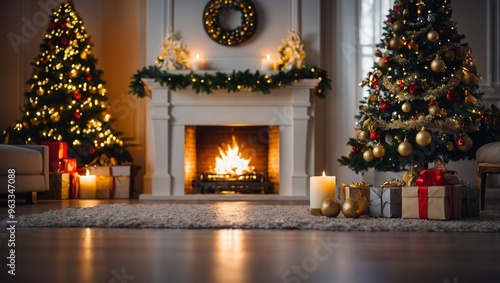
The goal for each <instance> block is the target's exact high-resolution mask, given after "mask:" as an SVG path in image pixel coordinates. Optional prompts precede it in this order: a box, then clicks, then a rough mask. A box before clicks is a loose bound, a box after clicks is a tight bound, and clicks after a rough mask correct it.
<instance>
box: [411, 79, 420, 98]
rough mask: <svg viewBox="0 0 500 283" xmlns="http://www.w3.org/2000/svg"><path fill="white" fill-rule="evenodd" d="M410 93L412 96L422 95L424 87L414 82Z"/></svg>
mask: <svg viewBox="0 0 500 283" xmlns="http://www.w3.org/2000/svg"><path fill="white" fill-rule="evenodd" d="M410 93H411V94H412V95H419V94H421V93H422V86H421V85H420V84H419V83H417V82H412V83H411V84H410Z"/></svg>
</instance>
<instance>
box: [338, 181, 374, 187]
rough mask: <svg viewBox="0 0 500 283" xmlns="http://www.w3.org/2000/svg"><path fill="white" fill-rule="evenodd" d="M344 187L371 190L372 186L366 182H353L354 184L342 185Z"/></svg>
mask: <svg viewBox="0 0 500 283" xmlns="http://www.w3.org/2000/svg"><path fill="white" fill-rule="evenodd" d="M342 187H349V188H369V187H371V185H370V184H367V183H365V182H364V181H362V182H353V183H352V184H346V183H342Z"/></svg>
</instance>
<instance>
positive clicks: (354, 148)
mask: <svg viewBox="0 0 500 283" xmlns="http://www.w3.org/2000/svg"><path fill="white" fill-rule="evenodd" d="M359 152H361V146H360V145H353V146H352V154H354V155H358V153H359Z"/></svg>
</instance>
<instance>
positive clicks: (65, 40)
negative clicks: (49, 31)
mask: <svg viewBox="0 0 500 283" xmlns="http://www.w3.org/2000/svg"><path fill="white" fill-rule="evenodd" d="M68 43H69V40H68V39H67V38H63V39H61V44H62V46H67V45H68Z"/></svg>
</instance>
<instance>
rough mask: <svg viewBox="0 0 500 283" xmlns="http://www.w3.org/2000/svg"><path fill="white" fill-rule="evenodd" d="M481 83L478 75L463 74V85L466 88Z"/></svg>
mask: <svg viewBox="0 0 500 283" xmlns="http://www.w3.org/2000/svg"><path fill="white" fill-rule="evenodd" d="M478 81H479V78H478V77H477V75H476V74H474V73H472V72H468V71H464V72H463V76H462V83H463V84H464V85H466V86H475V85H476V84H477V82H478Z"/></svg>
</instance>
